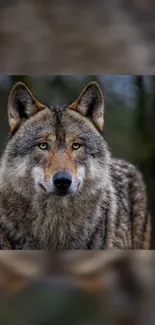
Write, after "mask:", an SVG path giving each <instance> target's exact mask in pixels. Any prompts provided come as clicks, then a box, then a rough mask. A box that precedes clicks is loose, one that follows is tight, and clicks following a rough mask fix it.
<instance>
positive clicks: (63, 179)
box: [53, 172, 72, 191]
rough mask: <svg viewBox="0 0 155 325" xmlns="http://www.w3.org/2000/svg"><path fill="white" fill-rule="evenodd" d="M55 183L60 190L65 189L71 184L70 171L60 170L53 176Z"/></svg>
mask: <svg viewBox="0 0 155 325" xmlns="http://www.w3.org/2000/svg"><path fill="white" fill-rule="evenodd" d="M53 183H54V185H55V187H56V188H57V189H58V190H60V191H63V190H66V189H67V188H68V187H70V186H71V184H72V177H71V175H70V174H69V173H66V172H58V173H56V174H55V175H54V177H53Z"/></svg>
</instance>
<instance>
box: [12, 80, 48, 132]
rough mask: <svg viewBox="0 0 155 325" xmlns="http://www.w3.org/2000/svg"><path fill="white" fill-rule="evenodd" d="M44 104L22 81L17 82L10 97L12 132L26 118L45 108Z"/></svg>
mask: <svg viewBox="0 0 155 325" xmlns="http://www.w3.org/2000/svg"><path fill="white" fill-rule="evenodd" d="M43 108H44V105H42V104H41V103H40V102H39V101H38V100H37V99H36V98H35V97H34V96H33V95H32V93H31V92H30V90H29V89H28V88H27V86H25V84H24V83H22V82H17V83H16V84H15V85H14V87H13V88H12V90H11V92H10V95H9V99H8V119H9V126H10V130H11V132H13V131H14V130H15V129H17V127H18V126H19V125H20V124H21V123H22V121H23V120H24V119H28V118H29V117H30V116H32V115H34V114H35V113H37V112H38V111H39V110H41V109H43Z"/></svg>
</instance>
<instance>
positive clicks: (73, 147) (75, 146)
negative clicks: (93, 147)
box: [72, 142, 81, 150]
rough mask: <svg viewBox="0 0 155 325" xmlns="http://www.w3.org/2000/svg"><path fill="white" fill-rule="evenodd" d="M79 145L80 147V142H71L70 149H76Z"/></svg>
mask: <svg viewBox="0 0 155 325" xmlns="http://www.w3.org/2000/svg"><path fill="white" fill-rule="evenodd" d="M80 147H81V144H80V143H76V142H75V143H73V144H72V149H73V150H78V149H79V148H80Z"/></svg>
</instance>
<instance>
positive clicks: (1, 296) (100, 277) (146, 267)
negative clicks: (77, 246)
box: [0, 251, 155, 325]
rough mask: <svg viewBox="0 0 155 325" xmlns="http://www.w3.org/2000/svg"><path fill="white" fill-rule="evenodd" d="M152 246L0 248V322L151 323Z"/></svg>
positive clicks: (8, 324)
mask: <svg viewBox="0 0 155 325" xmlns="http://www.w3.org/2000/svg"><path fill="white" fill-rule="evenodd" d="M154 260H155V254H154V251H115V252H114V251H95V252H94V251H70V252H69V251H64V252H60V253H52V252H48V253H47V252H43V251H15V252H13V251H1V252H0V324H1V325H41V324H44V325H46V324H47V325H48V324H49V325H50V324H51V325H57V324H58V325H61V324H62V325H63V324H68V325H69V324H72V325H87V324H89V325H100V324H101V325H102V324H105V325H108V324H114V325H115V324H116V325H129V324H131V325H148V324H150V325H151V324H154V318H155V315H154V311H153V310H154V308H153V307H154V276H153V271H154Z"/></svg>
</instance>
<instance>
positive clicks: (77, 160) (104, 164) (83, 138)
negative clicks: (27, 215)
mask: <svg viewBox="0 0 155 325" xmlns="http://www.w3.org/2000/svg"><path fill="white" fill-rule="evenodd" d="M103 113H104V101H103V95H102V92H101V90H100V88H99V86H98V85H97V84H96V83H95V82H92V83H90V84H88V85H87V86H86V87H85V89H84V90H83V92H82V93H81V94H80V96H79V97H78V98H77V99H76V100H75V101H74V102H73V103H72V104H71V105H63V106H54V107H47V106H45V105H43V104H41V103H40V102H39V101H38V100H37V99H36V98H35V97H34V96H33V95H32V93H31V92H30V91H29V89H28V88H27V87H26V86H25V85H24V84H23V83H20V82H19V83H17V84H16V85H15V86H14V87H13V89H12V91H11V93H10V96H9V100H8V117H9V125H10V131H11V137H10V140H9V142H8V145H7V148H6V150H5V153H4V157H3V159H2V170H3V175H5V177H7V181H9V182H10V184H11V186H12V187H13V189H14V190H15V191H16V192H18V193H20V194H21V195H23V196H24V197H27V198H29V197H30V196H32V195H33V194H34V193H39V194H42V195H58V196H64V195H69V194H70V195H74V194H75V193H77V192H80V191H81V190H82V189H83V190H84V189H85V188H86V187H87V186H88V184H89V187H90V185H91V184H92V185H93V186H92V188H96V189H97V188H100V186H101V184H102V186H103V184H104V186H105V187H106V178H107V175H108V159H109V151H108V149H107V145H106V143H105V141H104V139H103V136H102V134H101V132H102V129H103V123H104V118H103ZM6 158H7V159H6ZM4 162H5V163H4ZM6 169H7V172H5V170H6ZM101 180H102V181H101Z"/></svg>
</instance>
